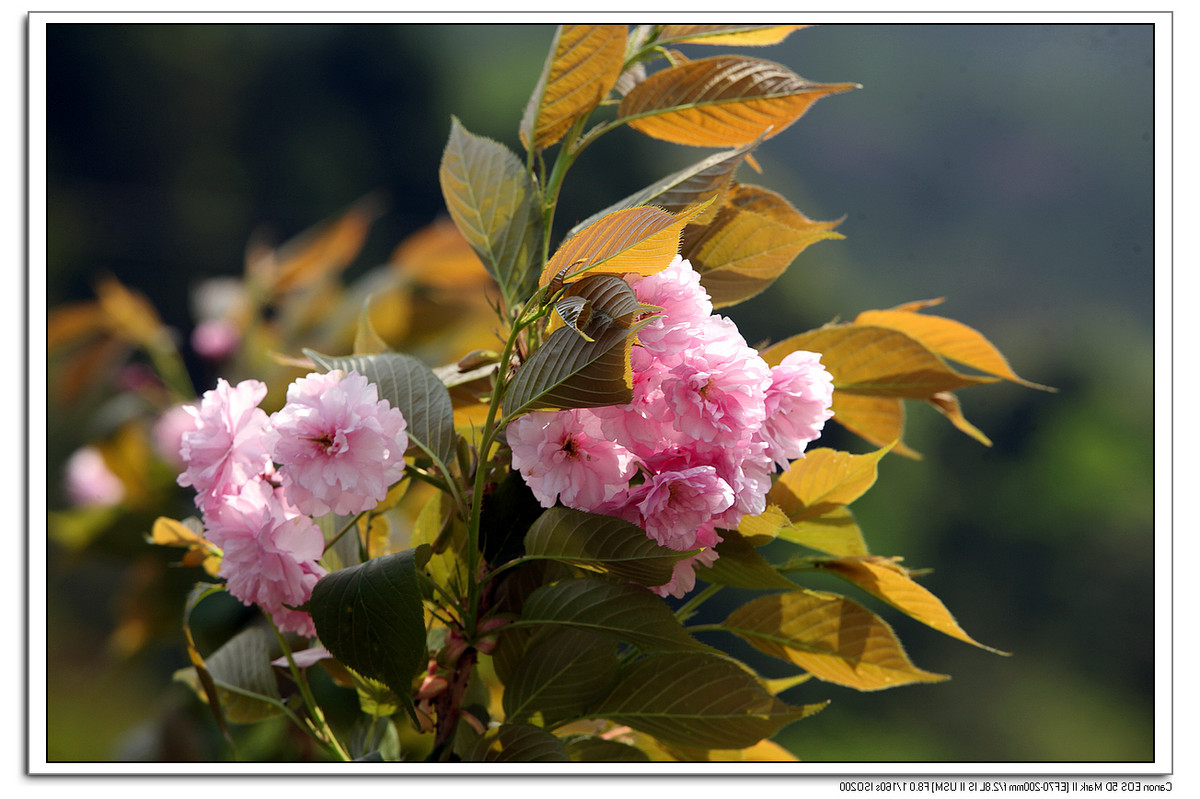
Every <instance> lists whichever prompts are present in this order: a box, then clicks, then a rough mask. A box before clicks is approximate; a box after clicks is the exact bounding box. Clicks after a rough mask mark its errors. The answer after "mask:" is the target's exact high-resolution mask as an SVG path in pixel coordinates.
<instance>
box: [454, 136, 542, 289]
mask: <svg viewBox="0 0 1200 799" xmlns="http://www.w3.org/2000/svg"><path fill="white" fill-rule="evenodd" d="M438 179H439V180H440V182H441V186H442V196H443V197H444V199H445V201H446V208H447V210H449V211H450V216H451V218H452V219H454V223H455V224H456V225H457V226H458V229H459V230H460V231H461V232H462V234H463V236H464V237H465V238H466V240H467V242H468V243H469V244H470V245H471V247H472V248H473V249H474V250H475V252H476V253H478V254H479V258H480V260H482V261H483V265H484V266H485V267H486V268H487V270H488V274H490V275H491V276H492V278H493V279H494V280H495V281H496V282H497V283H498V284H499V285H500V288H501V290H502V291H503V293H504V296H505V297H506V298H508V299H509V300H512V301H517V300H520V299H524V294H525V291H526V289H527V288H528V287H529V285H528V284H529V280H530V279H531V277H530V276H531V268H532V264H533V260H534V258H535V257H536V255H537V252H536V245H537V242H538V241H539V240H540V236H539V235H538V232H537V231H538V230H539V229H540V226H541V215H540V213H539V211H538V208H539V204H540V203H539V201H538V198H537V189H536V187H534V185H533V184H532V183H531V182H530V179H529V174H528V173H527V172H526V171H525V168H524V166H523V165H522V164H521V162H520V160H518V159H517V156H516V155H515V154H513V152H512V151H511V150H509V149H508V148H507V147H505V146H504V145H502V144H500V143H498V142H495V141H492V140H491V139H487V138H484V137H482V136H476V135H474V134H472V133H470V132H468V131H467V130H466V129H465V128H464V127H463V126H462V124H461V123H460V122H459V121H458V119H457V118H452V119H451V125H450V138H449V140H448V141H447V142H446V149H445V152H444V153H443V154H442V163H441V166H440V167H439V169H438Z"/></svg>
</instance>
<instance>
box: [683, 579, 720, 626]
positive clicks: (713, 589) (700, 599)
mask: <svg viewBox="0 0 1200 799" xmlns="http://www.w3.org/2000/svg"><path fill="white" fill-rule="evenodd" d="M719 590H721V586H720V585H718V584H717V583H712V584H710V585H709V586H708V587H707V588H705V589H704V590H703V591H700V592H699V593H697V594H696V595H695V596H693V597H692V598H691V599H689V600H688V601H687V602H685V603H684V604H683V605H680V607H679V609H678V610H676V611H675V618H677V619H679V622H680V624H682V623H683V622H685V621H687V620H688V619H690V618H691V617H692V616H694V615H696V610H697V609H698V608H699V607H700V605H702V604H704V602H705V601H707V600H708V599H709V598H710V597H712V595H713V594H715V593H717V591H719Z"/></svg>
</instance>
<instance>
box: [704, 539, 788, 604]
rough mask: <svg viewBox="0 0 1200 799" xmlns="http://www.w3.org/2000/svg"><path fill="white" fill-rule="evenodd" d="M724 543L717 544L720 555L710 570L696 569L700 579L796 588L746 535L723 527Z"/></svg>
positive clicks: (755, 585) (729, 583) (737, 585)
mask: <svg viewBox="0 0 1200 799" xmlns="http://www.w3.org/2000/svg"><path fill="white" fill-rule="evenodd" d="M721 538H722V539H723V540H722V541H721V543H719V544H717V546H716V550H717V554H719V555H720V557H719V558H717V560H716V561H715V562H713V564H712V566H710V567H709V568H707V569H704V568H698V569H696V576H697V577H699V578H700V579H701V580H704V581H705V582H709V583H716V584H718V585H729V586H733V587H735V588H759V589H761V588H783V589H786V590H792V589H794V588H795V587H796V584H795V583H793V582H792V581H791V580H789V579H788V578H786V577H784V576H783V575H782V574H780V573H779V572H777V571H775V569H774V567H772V566H771V564H770V563H767V561H766V559H764V558H763V556H762V555H760V554H758V551H757V550H756V549H755V548H754V546H753V544H751V543H750V542H749V541H748V540H747V539H746V538H745V537H743V536H742V535H741V534H740V533H738V532H737V531H735V530H722V531H721Z"/></svg>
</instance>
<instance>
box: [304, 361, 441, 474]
mask: <svg viewBox="0 0 1200 799" xmlns="http://www.w3.org/2000/svg"><path fill="white" fill-rule="evenodd" d="M304 354H305V355H307V356H308V357H309V358H311V359H312V360H313V363H315V364H316V365H317V367H318V368H320V369H324V370H325V371H327V372H328V371H332V370H333V369H341V370H342V371H344V372H350V371H354V372H358V373H359V374H360V375H362V376H363V377H365V378H367V380H370V381H371V382H372V383H374V384H375V385H376V386H377V387H378V389H379V398H380V399H385V400H387V401H388V403H389V404H391V406H392V407H393V408H399V409H400V412H401V413H402V414H404V420H405V421H406V422H407V423H408V427H407V428H406V429H405V432H406V433H407V435H408V439H409V451H410V452H412V451H414V450H421V451H424V452H425V453H426V454H428V455H431V456H433V457H434V458H436V459H438V460H439V461H440V462H441V463H442V464H443V465H445V464H450V463H453V462H454V451H455V446H456V438H457V437H456V434H455V432H454V406H453V405H452V404H451V402H450V394H449V393H448V392H447V391H446V386H445V384H443V383H442V381H441V380H440V379H439V378H438V376H437V375H435V374H434V373H433V370H431V369H430V368H429V367H428V366H426V365H425V364H423V363H421V362H420V361H418V360H417V359H416V358H414V357H412V356H411V355H404V354H403V353H399V352H385V353H380V354H378V355H356V356H350V357H341V358H337V357H331V356H329V355H322V354H321V353H319V352H314V351H313V350H307V349H306V350H304Z"/></svg>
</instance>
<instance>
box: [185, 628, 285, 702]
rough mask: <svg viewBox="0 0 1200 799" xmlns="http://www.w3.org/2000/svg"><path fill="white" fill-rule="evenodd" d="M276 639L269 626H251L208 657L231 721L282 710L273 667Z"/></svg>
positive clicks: (218, 693) (206, 659) (209, 669)
mask: <svg viewBox="0 0 1200 799" xmlns="http://www.w3.org/2000/svg"><path fill="white" fill-rule="evenodd" d="M273 641H274V636H273V635H272V634H271V633H270V632H269V631H267V630H266V629H265V628H263V627H250V628H247V629H245V630H242V631H241V632H240V633H238V634H237V635H235V636H234V637H233V638H231V639H229V640H228V641H227V642H226V643H225V644H224V645H222V646H221V647H220V648H219V649H218V650H217V651H215V652H213V653H212V654H211V655H209V656H208V657H206V658H205V659H204V664H205V666H206V668H207V669H208V673H209V674H210V675H212V679H213V683H214V685H215V686H216V689H217V696H218V698H219V699H220V702H221V708H222V710H223V711H224V713H225V718H226V719H228V720H229V721H231V722H233V723H235V724H250V723H253V722H256V721H262V720H263V719H268V718H271V717H272V716H277V715H279V713H280V712H281V711H280V709H279V703H280V697H279V686H278V685H277V684H276V683H275V672H274V670H273V669H272V668H271V654H270V646H271V644H272V643H273Z"/></svg>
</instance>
